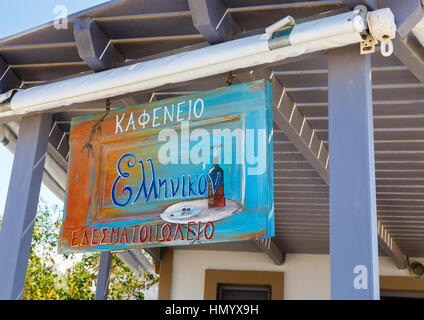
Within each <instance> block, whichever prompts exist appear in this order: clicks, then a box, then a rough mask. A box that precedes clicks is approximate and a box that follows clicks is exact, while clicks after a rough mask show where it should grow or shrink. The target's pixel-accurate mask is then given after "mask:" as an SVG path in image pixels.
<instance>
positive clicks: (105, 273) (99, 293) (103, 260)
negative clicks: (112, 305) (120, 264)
mask: <svg viewBox="0 0 424 320" xmlns="http://www.w3.org/2000/svg"><path fill="white" fill-rule="evenodd" d="M111 264H112V254H111V253H110V252H109V251H102V252H101V253H100V261H99V271H98V273H97V285H96V296H95V300H107V294H108V289H109V278H110V266H111Z"/></svg>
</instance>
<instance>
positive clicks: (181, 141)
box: [59, 81, 274, 252]
mask: <svg viewBox="0 0 424 320" xmlns="http://www.w3.org/2000/svg"><path fill="white" fill-rule="evenodd" d="M99 117H100V116H99V115H95V116H84V117H78V118H74V119H73V120H72V129H71V137H70V166H69V170H68V182H67V197H66V205H65V216H64V221H63V226H62V230H61V235H60V241H59V250H60V251H61V252H76V251H88V250H95V251H99V250H119V249H127V248H131V247H158V246H172V245H192V244H198V243H210V242H223V241H235V240H248V239H260V238H269V237H272V236H274V202H273V157H272V155H273V133H272V85H271V84H270V83H269V82H268V81H256V82H251V83H245V84H240V85H233V86H228V87H225V88H221V89H216V90H212V91H208V92H202V93H197V94H193V95H188V96H182V97H178V98H174V99H168V100H162V101H156V102H153V103H149V104H144V105H137V106H131V107H124V108H121V109H118V110H114V111H113V112H110V113H109V114H108V116H107V117H106V118H105V119H104V121H103V122H102V123H101V129H100V130H97V132H96V134H95V135H94V136H92V139H91V140H90V144H91V148H90V150H88V148H86V146H87V140H88V137H89V136H90V132H91V129H92V128H93V125H94V124H95V123H96V122H97V121H98V119H99Z"/></svg>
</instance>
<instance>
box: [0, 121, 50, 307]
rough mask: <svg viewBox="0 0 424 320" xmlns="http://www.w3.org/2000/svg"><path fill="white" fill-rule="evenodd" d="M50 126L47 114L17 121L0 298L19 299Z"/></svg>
mask: <svg viewBox="0 0 424 320" xmlns="http://www.w3.org/2000/svg"><path fill="white" fill-rule="evenodd" d="M50 126H51V116H50V115H35V116H31V117H26V118H23V119H22V120H21V122H20V126H19V136H18V141H17V145H16V150H15V156H14V160H13V166H12V174H11V177H10V182H9V189H8V192H7V198H6V206H5V210H4V215H3V222H2V226H1V230H0V299H4V300H12V299H21V298H22V294H23V290H24V284H25V276H26V271H27V265H28V256H29V251H30V249H31V240H32V234H33V229H34V222H35V215H36V213H37V205H38V199H39V195H40V187H41V179H42V176H43V169H44V159H45V154H46V150H47V142H48V137H49V131H50Z"/></svg>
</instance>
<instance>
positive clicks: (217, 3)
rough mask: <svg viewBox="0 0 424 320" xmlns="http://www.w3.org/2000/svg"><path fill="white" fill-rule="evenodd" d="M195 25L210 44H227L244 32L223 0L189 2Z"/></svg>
mask: <svg viewBox="0 0 424 320" xmlns="http://www.w3.org/2000/svg"><path fill="white" fill-rule="evenodd" d="M188 4H189V6H190V11H191V16H192V19H193V24H194V26H195V27H196V29H197V30H199V32H200V33H201V34H202V35H203V37H204V38H205V39H206V40H207V41H208V42H209V43H210V44H214V43H219V42H225V41H228V40H231V39H233V37H234V36H235V35H236V34H238V33H240V32H241V31H242V29H241V27H240V26H239V24H238V23H237V22H236V21H235V20H234V18H233V17H232V15H231V13H230V12H229V10H228V9H227V7H226V6H225V4H224V3H223V2H222V1H221V0H189V1H188Z"/></svg>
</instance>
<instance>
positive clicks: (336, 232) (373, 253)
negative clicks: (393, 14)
mask: <svg viewBox="0 0 424 320" xmlns="http://www.w3.org/2000/svg"><path fill="white" fill-rule="evenodd" d="M370 60H371V57H370V55H364V56H361V55H360V54H359V48H358V46H356V45H355V46H349V47H345V48H341V49H336V50H332V51H330V52H329V54H328V125H329V148H330V159H329V169H330V272H331V277H330V278H331V298H332V299H379V298H380V294H379V273H378V242H377V214H376V210H377V209H376V191H375V168H374V166H375V165H374V133H373V113H372V85H371V63H370Z"/></svg>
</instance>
